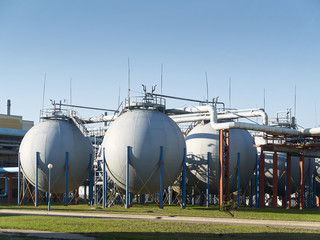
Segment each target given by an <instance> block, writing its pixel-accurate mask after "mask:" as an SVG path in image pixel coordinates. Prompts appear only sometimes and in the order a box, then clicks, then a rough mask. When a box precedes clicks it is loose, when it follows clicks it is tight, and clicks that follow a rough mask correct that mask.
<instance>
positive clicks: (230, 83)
mask: <svg viewBox="0 0 320 240" xmlns="http://www.w3.org/2000/svg"><path fill="white" fill-rule="evenodd" d="M229 108H230V109H231V77H229Z"/></svg>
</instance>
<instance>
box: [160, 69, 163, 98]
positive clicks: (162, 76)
mask: <svg viewBox="0 0 320 240" xmlns="http://www.w3.org/2000/svg"><path fill="white" fill-rule="evenodd" d="M162 80H163V64H161V89H160V90H161V91H160V92H161V95H162Z"/></svg>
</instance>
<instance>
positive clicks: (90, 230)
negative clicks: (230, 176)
mask: <svg viewBox="0 0 320 240" xmlns="http://www.w3.org/2000/svg"><path fill="white" fill-rule="evenodd" d="M0 228H6V229H8V228H9V229H10V228H11V229H33V230H45V231H54V232H69V233H83V234H88V235H90V236H94V237H97V238H98V239H164V238H168V239H270V238H275V239H297V240H298V239H308V240H309V239H319V237H320V229H319V230H300V229H289V228H270V227H252V226H223V225H214V224H195V223H178V222H155V221H142V220H134V221H129V220H107V219H92V218H70V217H48V216H6V215H2V216H1V217H0Z"/></svg>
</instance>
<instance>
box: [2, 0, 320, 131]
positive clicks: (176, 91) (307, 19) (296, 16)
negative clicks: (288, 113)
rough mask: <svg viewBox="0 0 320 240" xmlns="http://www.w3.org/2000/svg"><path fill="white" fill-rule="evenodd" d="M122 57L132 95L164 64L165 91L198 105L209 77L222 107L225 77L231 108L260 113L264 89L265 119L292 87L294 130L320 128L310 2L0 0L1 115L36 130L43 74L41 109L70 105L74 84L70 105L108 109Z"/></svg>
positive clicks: (319, 21)
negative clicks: (8, 113) (8, 102)
mask: <svg viewBox="0 0 320 240" xmlns="http://www.w3.org/2000/svg"><path fill="white" fill-rule="evenodd" d="M128 58H130V65H131V88H132V89H133V90H135V91H138V92H141V89H142V88H141V84H142V83H144V84H146V85H147V86H148V89H150V88H151V85H155V84H158V86H160V72H161V64H163V93H164V94H168V95H176V96H181V97H189V98H196V99H204V98H206V80H205V72H207V74H208V81H209V97H210V98H212V97H217V96H219V100H220V101H224V102H225V103H226V105H227V106H229V78H231V81H232V97H231V99H232V100H231V106H232V107H234V108H256V107H263V90H264V89H265V91H266V111H267V113H268V114H269V117H270V118H272V117H275V114H276V112H277V111H281V110H285V109H287V108H293V106H294V88H295V86H296V87H297V119H298V123H299V124H300V125H302V126H304V127H314V126H315V124H316V119H318V124H319V123H320V101H319V100H320V98H319V92H320V82H319V80H320V1H318V0H307V1H301V0H299V1H298V0H297V1H295V0H287V1H286V0H282V1H278V0H265V1H260V0H259V1H258V0H243V1H235V0H233V1H228V0H224V1H215V0H193V1H190V0H161V1H150V0H148V1H147V0H140V1H139V0H135V1H133V0H127V1H124V0H113V1H111V0H110V1H108V0H104V1H102V0H101V1H94V0H93V1H80V0H76V1H75V0H68V1H65V0H63V1H62V0H56V1H49V0H42V1H40V0H21V1H14V0H0V83H1V84H0V89H1V91H0V113H4V112H5V102H6V99H11V100H12V114H16V115H22V116H23V117H24V119H28V120H33V121H35V122H36V123H37V122H38V117H39V110H40V109H41V106H42V92H43V82H44V75H45V73H46V75H47V81H46V94H45V107H49V106H50V102H49V99H55V100H60V99H67V101H70V94H69V92H70V91H69V85H70V79H71V78H72V85H73V87H72V103H73V104H79V105H88V106H95V107H106V108H116V107H117V103H118V94H119V88H120V92H121V99H124V97H125V96H126V89H127V71H128V70H127V60H128ZM158 90H159V91H160V87H159V88H158ZM184 104H187V105H191V104H190V103H184V102H170V101H169V102H168V107H181V106H183V105H184ZM316 106H317V111H316ZM80 112H82V114H83V115H93V114H94V115H100V114H101V113H100V112H83V111H80ZM316 112H317V114H318V117H317V118H316V115H315V113H316Z"/></svg>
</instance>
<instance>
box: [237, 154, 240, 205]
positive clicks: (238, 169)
mask: <svg viewBox="0 0 320 240" xmlns="http://www.w3.org/2000/svg"><path fill="white" fill-rule="evenodd" d="M237 206H238V207H239V206H240V153H239V152H238V154H237Z"/></svg>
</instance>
